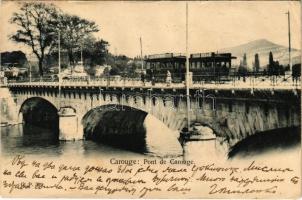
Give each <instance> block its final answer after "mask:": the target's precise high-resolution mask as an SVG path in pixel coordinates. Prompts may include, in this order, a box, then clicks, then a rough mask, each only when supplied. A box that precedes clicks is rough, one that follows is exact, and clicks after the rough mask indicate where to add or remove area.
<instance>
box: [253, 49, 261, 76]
mask: <svg viewBox="0 0 302 200" xmlns="http://www.w3.org/2000/svg"><path fill="white" fill-rule="evenodd" d="M259 69H260V62H259V55H258V53H256V54H255V62H254V71H255V72H259Z"/></svg>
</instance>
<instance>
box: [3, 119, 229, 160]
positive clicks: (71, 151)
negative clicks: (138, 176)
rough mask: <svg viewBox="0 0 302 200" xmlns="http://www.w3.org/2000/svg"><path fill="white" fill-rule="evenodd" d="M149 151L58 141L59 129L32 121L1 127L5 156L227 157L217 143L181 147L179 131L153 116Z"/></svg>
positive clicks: (148, 123) (149, 124)
mask: <svg viewBox="0 0 302 200" xmlns="http://www.w3.org/2000/svg"><path fill="white" fill-rule="evenodd" d="M145 128H146V131H147V134H146V146H147V152H133V151H128V150H126V149H120V148H117V147H111V146H110V145H106V144H100V143H96V142H94V141H88V140H79V141H59V140H58V131H57V130H50V129H45V128H40V127H37V126H33V125H29V124H19V125H14V126H7V127H1V151H2V155H4V156H13V155H17V154H24V155H34V156H38V157H54V158H57V157H60V158H71V157H75V156H76V158H77V159H82V158H87V157H91V158H93V157H99V158H113V157H114V158H115V157H118V158H122V157H127V158H131V157H133V158H140V157H141V158H144V157H169V158H179V159H186V160H187V159H195V158H196V159H202V158H204V159H209V157H210V158H217V156H221V157H224V158H227V157H226V156H225V155H223V153H221V152H220V151H219V149H218V148H217V142H216V141H215V140H212V141H203V142H189V143H186V144H184V146H182V145H181V144H180V143H179V141H178V139H177V138H178V134H179V133H177V132H173V131H171V130H169V129H168V128H167V127H165V126H164V125H163V124H162V123H161V122H160V121H158V120H157V119H156V118H154V117H152V116H151V115H147V117H146V119H145Z"/></svg>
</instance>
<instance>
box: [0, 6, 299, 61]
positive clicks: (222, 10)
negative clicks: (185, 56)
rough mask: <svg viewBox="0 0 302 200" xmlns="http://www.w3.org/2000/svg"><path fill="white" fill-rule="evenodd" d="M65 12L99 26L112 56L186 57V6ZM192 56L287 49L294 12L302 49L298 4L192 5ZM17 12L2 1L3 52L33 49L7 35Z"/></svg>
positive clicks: (13, 27)
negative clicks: (248, 47) (256, 45)
mask: <svg viewBox="0 0 302 200" xmlns="http://www.w3.org/2000/svg"><path fill="white" fill-rule="evenodd" d="M54 4H55V5H56V6H58V7H59V8H60V9H61V10H62V11H63V12H66V13H69V14H75V15H78V16H80V17H83V18H86V19H88V20H92V21H95V23H96V24H97V25H98V26H99V29H100V31H99V32H98V33H95V34H94V35H95V37H96V38H99V39H104V40H106V41H108V42H109V44H110V47H109V51H110V52H112V53H116V54H124V55H127V56H130V57H134V56H138V55H139V54H140V43H139V38H140V37H141V38H142V43H143V54H144V55H148V54H154V53H166V52H185V37H186V35H185V27H186V26H185V22H186V18H185V16H186V10H185V8H186V3H185V2H181V1H177V2H170V1H157V2H153V1H147V2H146V1H145V2H135V1H131V2H127V1H120V2H108V1H106V2H100V1H98V2H96V1H89V2H83V1H82V2H80V1H65V2H55V3H54ZM188 7H189V18H188V22H189V24H188V26H189V51H190V52H210V51H217V50H219V49H223V48H226V47H232V46H236V45H240V44H243V43H246V42H250V41H253V40H257V39H262V38H265V39H268V40H270V41H272V42H274V43H277V44H281V45H284V46H288V35H287V31H288V29H287V25H288V24H287V16H286V15H285V12H287V11H288V10H289V11H290V13H291V33H292V47H294V48H297V49H300V45H301V38H300V37H301V33H300V31H301V27H300V17H301V16H300V12H301V10H300V2H299V1H291V2H289V1H255V2H253V1H252V2H247V1H245V2H243V1H218V2H217V1H216V2H213V1H202V2H200V1H196V2H189V3H188ZM16 11H18V4H17V3H16V2H8V1H7V2H5V1H4V2H2V4H1V10H0V16H1V18H0V23H1V27H0V33H1V35H0V50H1V51H11V50H23V51H25V52H28V53H30V48H29V47H26V46H24V45H22V44H16V43H14V42H12V41H10V40H9V39H8V35H10V34H12V33H13V32H14V31H15V30H16V28H17V27H16V25H13V24H10V23H9V22H8V21H9V19H10V17H11V16H12V13H13V12H16Z"/></svg>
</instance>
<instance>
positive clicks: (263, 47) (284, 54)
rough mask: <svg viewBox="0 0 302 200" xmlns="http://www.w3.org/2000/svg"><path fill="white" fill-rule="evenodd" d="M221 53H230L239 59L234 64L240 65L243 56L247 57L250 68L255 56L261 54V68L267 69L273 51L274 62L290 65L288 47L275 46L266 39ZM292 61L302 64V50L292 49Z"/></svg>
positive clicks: (224, 50)
mask: <svg viewBox="0 0 302 200" xmlns="http://www.w3.org/2000/svg"><path fill="white" fill-rule="evenodd" d="M220 51H221V52H230V53H232V54H233V55H234V56H236V57H237V59H236V60H234V64H235V65H236V64H237V65H238V64H239V62H240V60H241V59H242V57H243V54H244V53H246V55H247V63H248V66H249V68H252V66H253V62H254V56H255V54H256V53H258V54H259V60H260V65H261V67H265V66H266V65H267V64H268V57H269V52H270V51H271V52H272V53H273V56H274V60H278V61H279V62H280V63H281V64H283V65H287V64H288V47H285V46H282V45H278V44H275V43H273V42H270V41H268V40H266V39H259V40H255V41H251V42H248V43H245V44H241V45H238V46H235V47H230V48H224V49H221V50H220ZM292 61H293V64H296V63H301V55H300V50H298V49H292Z"/></svg>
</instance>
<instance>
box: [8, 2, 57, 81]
mask: <svg viewBox="0 0 302 200" xmlns="http://www.w3.org/2000/svg"><path fill="white" fill-rule="evenodd" d="M57 16H58V9H57V8H56V7H55V6H54V5H53V4H46V3H40V2H39V3H36V2H28V3H23V4H21V8H20V10H19V11H18V12H16V13H14V14H13V16H12V17H11V19H10V22H11V23H12V24H16V25H17V26H18V28H19V29H18V30H17V31H16V33H15V34H13V35H11V36H10V39H12V40H14V41H16V42H19V43H23V44H25V45H27V46H29V47H31V49H32V52H33V53H34V54H35V55H36V57H37V59H38V62H39V73H40V75H41V76H43V61H44V59H45V55H47V54H48V53H50V52H51V50H52V48H53V46H54V41H56V39H55V38H54V37H57V36H56V35H55V31H56V30H55V28H54V27H53V26H52V25H53V24H55V23H54V21H55V20H56V19H57Z"/></svg>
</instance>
